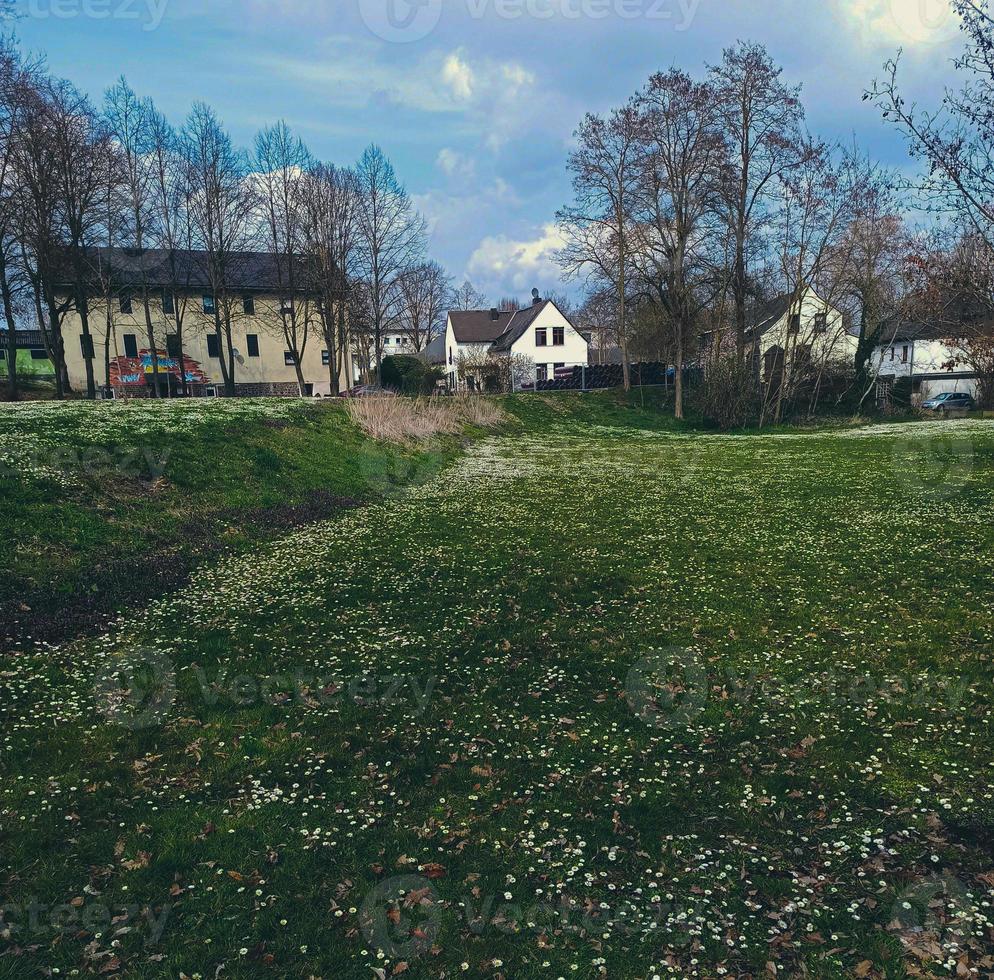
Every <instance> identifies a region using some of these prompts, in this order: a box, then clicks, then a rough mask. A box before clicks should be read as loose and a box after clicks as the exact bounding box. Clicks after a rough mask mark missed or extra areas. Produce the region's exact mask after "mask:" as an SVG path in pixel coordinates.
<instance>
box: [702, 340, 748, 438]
mask: <svg viewBox="0 0 994 980" xmlns="http://www.w3.org/2000/svg"><path fill="white" fill-rule="evenodd" d="M693 400H694V402H695V407H696V408H697V410H698V411H699V412H700V413H701V415H702V416H703V417H704V419H705V421H707V422H711V423H713V424H714V425H716V426H718V428H719V429H725V430H727V429H736V428H741V427H742V426H744V425H746V423H747V422H748V421H749V420H750V418H754V417H756V415H757V410H758V393H757V391H756V378H755V375H754V373H753V369H752V365H751V363H750V361H749V360H748V359H747V360H746V361H745V362H744V363H742V364H740V363H739V362H738V360H737V359H736V358H734V357H720V358H716V359H715V360H713V361H712V362H711V363H710V364H709V365H708V367H707V370H706V371H705V372H704V380H703V382H702V383H701V385H700V387H699V388H698V389H697V391H696V392H695V393H694V396H693Z"/></svg>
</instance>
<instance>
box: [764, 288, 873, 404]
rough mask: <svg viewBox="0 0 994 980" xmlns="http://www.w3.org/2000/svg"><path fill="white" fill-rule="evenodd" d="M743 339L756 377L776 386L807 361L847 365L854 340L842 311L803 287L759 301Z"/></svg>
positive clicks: (828, 364) (853, 358)
mask: <svg viewBox="0 0 994 980" xmlns="http://www.w3.org/2000/svg"><path fill="white" fill-rule="evenodd" d="M746 344H747V349H749V350H751V351H752V353H753V357H754V359H755V363H756V370H757V372H758V374H759V377H760V380H761V381H762V382H763V383H764V384H772V385H774V386H776V385H777V384H778V383H779V379H781V378H782V377H784V375H786V376H787V377H788V378H790V377H791V376H792V375H793V374H794V373H795V372H797V371H798V370H800V369H801V368H803V367H805V366H807V365H816V366H818V367H820V368H827V367H831V366H838V367H840V368H841V367H843V366H846V367H848V366H852V364H853V363H854V361H855V357H856V345H857V339H856V338H855V337H854V336H852V335H851V334H850V333H849V332H848V330H847V329H846V324H845V318H844V317H843V315H842V313H840V312H839V311H838V310H837V309H835V308H834V307H832V306H831V305H830V304H828V303H826V302H825V301H824V300H823V299H821V298H820V297H819V296H818V294H817V293H816V292H815V291H814V290H813V289H812V288H811V287H810V286H806V287H805V288H804V289H802V290H801V291H800V292H799V293H787V294H785V295H783V296H778V297H776V299H773V300H771V301H770V302H768V303H765V304H763V305H762V306H760V307H759V308H758V309H757V310H756V311H755V312H754V314H753V316H752V322H751V325H750V326H749V327H748V329H747V330H746Z"/></svg>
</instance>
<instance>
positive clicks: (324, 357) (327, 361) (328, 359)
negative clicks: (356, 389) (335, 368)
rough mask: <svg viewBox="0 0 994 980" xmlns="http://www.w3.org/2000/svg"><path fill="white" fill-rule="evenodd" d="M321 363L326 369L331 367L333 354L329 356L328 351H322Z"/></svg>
mask: <svg viewBox="0 0 994 980" xmlns="http://www.w3.org/2000/svg"><path fill="white" fill-rule="evenodd" d="M321 363H322V364H323V365H324V366H325V367H329V366H330V365H331V354H329V353H328V351H326V350H323V351H321Z"/></svg>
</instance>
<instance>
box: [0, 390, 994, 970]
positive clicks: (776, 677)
mask: <svg viewBox="0 0 994 980" xmlns="http://www.w3.org/2000/svg"><path fill="white" fill-rule="evenodd" d="M509 408H510V410H511V412H512V413H513V415H514V416H515V419H516V420H515V421H514V422H512V423H510V424H509V425H508V426H507V427H506V430H505V431H503V432H501V433H499V434H497V435H493V436H489V437H485V438H481V437H479V434H477V436H478V438H476V439H475V440H474V441H473V442H472V443H471V444H469V445H468V446H467V447H466V449H465V451H464V452H463V453H462V455H460V456H459V458H458V459H454V458H453V453H452V452H451V451H449V450H445V451H444V452H443V451H442V450H439V451H438V453H437V455H436V456H431V453H428V456H429V463H428V465H427V467H426V468H425V469H424V470H421V469H419V468H418V467H417V466H414V472H412V471H411V469H410V467H409V464H408V463H401V464H397V463H396V462H395V456H394V454H392V452H391V451H390V450H387V449H385V448H383V447H370V446H369V445H368V444H366V443H363V442H362V440H361V439H360V438H359V436H358V434H357V433H355V432H354V431H352V430H351V428H350V427H349V426H348V424H347V423H346V422H345V420H344V417H343V416H340V415H335V414H331V415H327V416H315V417H312V416H310V415H308V416H306V417H305V419H304V420H303V422H301V420H299V419H296V420H289V423H288V424H287V426H286V427H281V428H276V429H272V428H269V429H267V428H266V425H265V423H266V421H267V419H268V421H269V422H270V423H272V421H273V419H272V418H271V417H269V416H268V415H266V414H265V413H262V414H258V413H257V416H254V417H248V416H247V417H246V418H244V419H242V420H239V421H233V420H228V422H227V423H226V424H225V426H221V427H220V428H217V427H216V426H215V422H216V420H215V421H214V422H210V423H204V426H206V427H204V426H202V427H200V428H195V429H194V428H193V427H191V429H190V431H189V432H188V433H187V434H186V435H185V436H184V439H185V442H184V445H185V446H186V449H185V450H182V449H179V448H178V449H177V452H178V453H179V454H180V455H179V457H178V458H179V459H180V460H181V461H182V465H179V466H178V467H177V468H176V469H175V470H174V471H173V472H172V474H171V475H170V473H169V471H168V470H167V471H166V472H165V474H164V476H163V477H162V479H163V486H162V487H161V488H160V490H159V491H158V492H159V493H161V494H167V495H169V494H175V495H176V497H175V499H176V500H177V501H179V500H180V498H181V497H182V496H183V493H184V492H185V493H193V494H195V495H196V494H202V495H204V496H205V497H206V498H209V499H213V500H214V501H215V504H216V506H217V507H219V508H220V507H224V506H226V503H225V502H226V501H227V500H228V499H229V498H233V499H235V500H237V501H238V504H237V505H234V504H233V505H230V506H231V509H232V511H233V512H236V511H239V510H240V509H244V508H245V507H246V506H248V510H245V511H244V512H246V513H247V512H249V511H251V509H252V508H254V507H255V506H256V503H257V500H258V494H259V493H260V492H261V491H259V490H258V487H259V486H261V485H265V486H267V487H271V488H272V492H273V493H274V494H277V490H278V488H279V487H280V486H281V485H282V486H284V487H286V488H287V490H288V491H289V490H290V488H293V490H292V492H294V493H296V492H298V491H300V492H303V487H304V486H305V485H310V484H309V483H308V481H310V483H311V484H317V483H321V485H325V484H324V483H322V481H321V480H319V478H318V477H319V474H318V473H317V472H316V471H315V467H319V468H320V467H323V466H325V464H324V463H322V464H318V463H317V462H315V461H314V460H313V459H311V458H310V454H311V453H313V452H315V447H316V446H317V445H318V444H319V443H320V444H321V445H324V446H325V447H326V448H325V450H324V451H325V452H326V453H328V454H330V456H333V457H334V459H335V460H337V462H335V463H334V465H332V464H331V463H328V464H327V469H322V470H321V474H323V475H322V480H323V479H326V478H327V476H326V474H327V473H328V472H331V471H332V470H334V472H337V473H339V474H340V475H341V479H340V481H339V482H338V483H335V484H333V485H332V486H331V487H330V488H331V489H332V490H333V491H334V492H336V493H341V494H346V495H351V496H358V495H357V494H355V493H354V490H353V491H350V490H349V487H353V488H354V487H356V486H358V485H360V484H364V485H365V486H366V487H368V488H370V490H369V492H368V493H366V494H365V495H364V501H365V502H367V504H368V505H367V506H365V507H362V508H359V509H353V510H346V511H343V512H340V513H336V514H335V515H334V516H333V518H332V519H330V520H328V521H322V522H317V523H313V524H308V525H307V526H304V527H301V528H299V529H297V530H294V531H291V532H289V533H284V534H283V536H281V537H278V538H276V539H275V540H272V541H269V542H264V543H261V544H258V545H256V546H251V545H250V544H249V543H246V544H245V545H244V547H241V548H240V549H237V550H236V552H235V553H232V554H230V555H227V556H224V557H218V556H214V557H212V558H211V560H210V561H206V562H204V563H202V564H201V565H199V566H198V568H197V569H196V571H195V572H194V573H193V575H192V577H191V579H190V580H189V582H187V584H186V585H185V586H183V587H182V588H180V589H179V590H177V591H175V592H172V593H169V594H167V595H164V596H163V597H162V598H159V599H155V600H152V601H149V602H147V603H146V604H145V605H144V606H143V607H142V609H141V611H140V613H139V614H135V615H130V616H128V617H126V618H124V619H123V620H122V621H121V623H120V624H119V625H118V626H117V627H116V628H114V629H112V630H110V631H109V632H107V633H106V634H105V635H99V636H94V637H89V638H86V637H84V638H82V639H80V640H78V641H76V642H73V643H64V644H62V645H60V646H57V647H42V648H29V647H27V646H25V647H24V648H23V649H21V650H20V651H19V652H18V653H17V654H16V655H10V656H7V657H6V658H5V659H4V661H3V663H2V664H0V698H2V701H0V705H2V729H0V731H2V736H0V775H2V782H0V794H2V795H0V894H2V896H3V901H2V902H0V904H3V905H5V906H6V909H7V911H6V912H5V919H6V920H7V922H8V923H9V926H8V928H7V929H6V930H5V931H2V932H0V936H2V938H0V976H9V977H24V976H36V975H59V976H71V975H89V974H97V973H103V974H104V975H108V974H109V975H122V976H129V977H160V976H161V977H165V976H169V977H180V976H184V975H185V976H187V977H196V976H201V977H215V976H219V975H220V976H225V977H257V976H263V977H264V976H279V977H282V976H286V977H310V976H314V977H326V978H336V980H337V978H346V980H352V978H357V980H358V978H364V980H365V978H370V977H373V978H385V977H391V976H400V975H404V976H407V977H424V978H441V977H457V976H459V977H462V976H468V977H486V978H495V980H496V978H505V980H518V978H525V980H530V978H539V977H541V978H546V977H548V978H552V980H556V978H570V977H584V978H585V977H598V976H608V977H616V978H626V980H627V978H646V980H648V978H652V977H656V976H658V977H666V976H674V977H706V978H712V977H750V976H751V977H761V976H773V975H774V974H775V975H777V976H802V975H807V976H811V977H840V978H841V977H852V976H872V977H887V978H897V977H904V976H921V975H945V976H955V975H960V976H976V977H984V976H990V975H991V974H992V972H994V959H992V954H994V934H992V932H991V924H990V921H989V917H990V916H991V915H992V913H991V899H992V886H994V854H992V851H994V788H992V777H994V768H992V767H994V762H992V754H991V744H992V738H991V736H992V731H991V719H992V714H991V709H992V703H994V700H992V698H994V684H992V678H991V656H992V652H994V651H992V635H994V625H992V603H991V573H992V545H994V524H992V521H991V518H992V510H994V508H992V504H994V425H992V424H989V423H983V422H953V423H926V424H906V425H903V424H902V425H896V426H879V427H874V428H862V429H849V430H846V429H839V430H833V431H823V432H818V431H814V432H808V433H803V434H798V433H790V432H776V433H771V434H765V435H739V436H719V435H714V434H709V433H703V432H695V431H692V430H690V429H688V428H685V427H682V426H676V425H675V424H674V423H672V422H671V421H669V420H668V419H667V418H666V417H665V416H663V415H662V414H661V413H659V412H658V411H657V410H656V409H655V408H654V406H653V405H651V404H650V405H648V406H647V407H646V408H645V409H643V408H642V406H641V404H640V403H638V404H635V405H634V406H633V405H631V404H630V403H629V402H627V401H625V400H621V399H615V398H612V397H608V396H605V397H603V398H598V399H584V398H580V397H575V398H572V397H567V398H562V399H557V398H551V397H550V398H546V399H540V398H535V397H533V398H530V399H529V398H524V399H520V400H516V401H512V402H511V403H510V404H509ZM95 411H96V410H95ZM246 411H247V410H246ZM307 411H308V412H311V411H314V410H313V409H310V408H308V409H307ZM329 411H332V412H334V411H335V410H329ZM260 412H261V410H260ZM57 418H58V416H57V415H49V416H45V419H46V426H45V428H46V431H49V432H54V431H55V430H54V428H53V427H54V426H56V425H57V421H56V420H57ZM100 424H101V425H102V426H104V428H103V429H102V430H101V431H102V434H101V439H102V440H104V441H105V442H107V441H109V442H110V443H114V441H115V439H116V440H118V442H119V444H122V445H123V444H125V443H128V444H130V443H133V442H134V441H135V431H134V429H133V427H132V428H129V429H128V430H127V432H126V433H117V434H115V433H114V432H113V431H109V430H108V429H107V428H106V425H105V424H104V423H103V422H101V423H100ZM149 424H152V423H149ZM129 425H130V422H129ZM312 426H313V427H315V431H314V432H311V431H310V427H312ZM298 429H301V431H298ZM319 433H321V435H320V438H318V434H319ZM160 436H161V433H159V432H158V431H157V432H156V434H154V436H153V434H151V433H150V434H149V439H150V440H158V439H159V438H160ZM312 436H314V437H315V438H314V439H312V438H311V437H312ZM51 438H53V439H55V440H56V441H58V440H57V438H56V436H55V435H52V437H51ZM169 438H170V439H173V438H178V434H177V433H175V432H174V433H173V435H171V436H170V437H169ZM270 438H271V439H272V440H273V442H269V441H268V440H269V439H270ZM282 439H289V440H291V444H293V445H297V442H296V441H295V440H301V442H300V444H299V445H300V447H301V449H300V452H301V458H300V459H298V460H297V462H296V466H297V467H298V468H287V469H283V470H277V472H278V473H279V476H278V477H274V478H273V479H272V481H271V482H267V481H266V480H263V479H262V478H261V477H260V476H259V473H260V472H264V471H265V469H266V466H267V465H272V466H274V467H277V466H279V467H285V466H286V465H287V464H286V463H284V462H283V460H284V459H285V458H286V449H285V447H282V446H281V445H280V442H279V440H282ZM156 444H158V442H156ZM247 446H252V447H257V449H258V454H257V455H256V456H254V457H253V459H254V461H253V462H252V463H251V465H249V464H248V463H244V464H243V466H244V468H243V469H242V470H240V471H238V472H236V473H233V474H231V475H230V476H229V475H225V476H224V477H220V478H219V477H218V476H217V475H216V471H215V470H214V469H210V467H212V466H214V465H215V463H216V466H217V467H219V468H220V467H223V466H224V464H225V462H226V461H230V460H232V459H238V460H245V459H248V458H249V454H248V450H247V449H246V447H247ZM267 449H268V450H269V451H270V452H271V453H272V457H270V456H267V455H266V454H265V452H264V450H267ZM252 451H253V453H254V452H255V451H256V450H255V448H253V450H252ZM184 453H188V454H189V456H187V455H184ZM264 458H265V459H269V460H270V463H265V462H262V460H263V459H264ZM274 459H275V460H276V461H273V460H274ZM361 459H365V462H361ZM411 465H413V464H411ZM398 466H399V468H398ZM436 471H437V472H436ZM211 473H213V474H214V475H213V476H211V477H210V478H208V474H211ZM9 479H11V480H13V479H14V478H13V477H10V478H9ZM18 479H20V480H21V481H22V482H21V483H19V484H17V485H18V486H21V487H22V490H21V491H20V492H22V493H23V494H24V499H23V501H22V503H21V504H20V506H22V507H23V508H25V511H23V512H22V513H25V512H27V511H30V510H31V509H32V507H33V506H34V505H35V504H36V503H37V501H38V499H40V498H39V496H38V494H35V496H34V497H33V498H32V497H31V494H32V491H31V489H30V487H29V486H28V485H27V483H25V482H24V481H23V473H22V474H21V476H19V477H18ZM39 479H45V480H49V481H50V482H49V483H48V484H45V485H46V486H48V487H52V486H56V487H57V486H58V485H57V484H53V483H52V482H51V480H52V479H53V477H52V476H51V474H49V475H48V476H44V475H42V476H39ZM198 480H199V481H200V482H199V483H198ZM218 480H220V481H221V484H223V485H219V483H218V482H217V481H218ZM401 484H409V488H408V489H407V490H406V491H404V492H397V493H393V492H391V493H387V494H384V493H383V492H379V493H375V492H373V489H374V488H377V487H379V488H380V490H381V491H382V489H383V488H385V487H389V488H390V489H392V488H394V487H395V486H398V485H401ZM243 486H244V487H246V490H245V493H246V494H249V496H250V501H249V502H248V504H247V505H246V502H245V501H244V500H242V499H241V498H239V488H241V487H243ZM253 488H254V489H253ZM10 492H11V491H10V489H9V487H8V493H10ZM46 492H50V493H51V496H52V498H53V500H55V501H56V504H53V505H52V506H53V507H54V506H57V507H61V508H70V507H71V506H73V504H72V500H71V495H72V492H73V491H72V490H70V489H63V490H50V491H46ZM89 492H90V493H91V494H93V493H96V490H95V489H94V488H93V486H91V487H90V491H89ZM63 493H65V494H68V495H69V498H70V499H66V498H65V497H64V496H63ZM132 496H133V495H132V494H131V492H130V490H129V491H128V500H129V501H130V500H131V497H132ZM87 499H89V500H91V501H92V500H95V499H97V498H96V497H91V498H87ZM100 499H103V498H102V497H101V498H100ZM278 499H280V498H279V497H278V494H277V496H275V497H274V498H272V501H277V500H278ZM32 500H33V501H34V503H32ZM89 506H90V505H89V504H87V507H89ZM129 506H131V504H130V503H129ZM147 506H153V505H151V504H149V505H147ZM154 506H155V507H156V508H158V505H154ZM176 506H182V504H180V503H176ZM84 510H86V508H85V507H84ZM86 512H87V513H89V511H86ZM65 513H66V515H70V514H71V513H73V512H70V511H66V512H65ZM155 513H156V515H158V514H159V513H160V512H159V510H158V509H156V510H155ZM59 519H60V520H62V521H66V520H72V517H71V516H64V517H62V518H59ZM92 520H94V521H97V518H92ZM102 520H105V522H106V523H104V524H100V523H99V522H98V523H96V524H94V525H93V526H92V529H91V532H90V533H92V534H93V535H95V536H96V537H98V538H99V537H100V536H101V535H104V534H107V533H109V532H108V530H107V528H109V527H110V526H111V525H112V523H113V520H112V518H111V517H110V516H106V517H105V518H102ZM154 520H156V521H159V520H165V518H161V517H159V516H156V517H155V518H154ZM133 521H134V523H133V525H132V526H133V527H140V519H138V518H137V517H136V518H134V519H133ZM42 524H43V522H42V521H41V519H38V521H37V522H36V524H35V527H36V528H41V527H42ZM36 533H42V532H41V531H36ZM50 533H52V534H53V535H54V534H56V532H55V531H54V530H53V531H51V532H50ZM243 534H244V535H245V536H246V537H248V536H250V531H244V532H243ZM114 540H115V541H117V540H119V539H117V538H115V539H114ZM36 541H37V539H36V538H34V539H31V542H32V543H31V546H30V547H27V546H21V548H19V557H18V559H17V560H20V561H23V562H28V561H29V560H30V561H35V562H39V563H42V564H43V565H44V567H46V568H47V567H50V563H49V562H48V559H47V558H45V557H44V554H43V553H44V548H43V547H39V546H38V545H37V544H36V543H35V542H36ZM31 556H34V557H31ZM18 574H22V573H21V572H19V573H18ZM38 574H39V576H40V575H41V574H42V573H41V572H38ZM2 928H3V927H0V930H2ZM56 971H58V972H57V973H56Z"/></svg>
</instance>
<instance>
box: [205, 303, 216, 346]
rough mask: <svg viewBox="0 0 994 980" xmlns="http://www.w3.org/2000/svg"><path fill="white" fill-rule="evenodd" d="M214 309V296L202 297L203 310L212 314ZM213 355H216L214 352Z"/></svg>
mask: <svg viewBox="0 0 994 980" xmlns="http://www.w3.org/2000/svg"><path fill="white" fill-rule="evenodd" d="M215 309H216V306H215V305H214V297H213V296H205V297H204V312H205V313H209V314H213V313H214V311H215ZM213 356H214V357H216V356H217V355H216V354H215V355H213Z"/></svg>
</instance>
